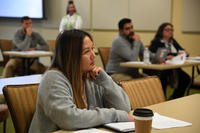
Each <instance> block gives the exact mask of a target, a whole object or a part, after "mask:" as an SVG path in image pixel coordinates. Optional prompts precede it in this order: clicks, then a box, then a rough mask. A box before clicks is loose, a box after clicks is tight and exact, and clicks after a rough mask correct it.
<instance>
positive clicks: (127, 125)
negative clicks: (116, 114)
mask: <svg viewBox="0 0 200 133" xmlns="http://www.w3.org/2000/svg"><path fill="white" fill-rule="evenodd" d="M104 126H105V127H107V128H110V129H113V130H116V131H118V132H132V131H135V123H134V122H118V123H108V124H105V125H104Z"/></svg>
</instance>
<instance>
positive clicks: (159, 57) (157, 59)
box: [151, 48, 169, 64]
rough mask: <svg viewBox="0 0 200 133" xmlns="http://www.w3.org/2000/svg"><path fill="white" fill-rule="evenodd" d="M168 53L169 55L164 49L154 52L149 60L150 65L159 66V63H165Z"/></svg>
mask: <svg viewBox="0 0 200 133" xmlns="http://www.w3.org/2000/svg"><path fill="white" fill-rule="evenodd" d="M168 53H169V50H168V49H166V48H159V49H158V50H157V51H156V53H155V55H154V57H153V59H152V60H151V63H152V64H160V63H163V62H165V60H166V59H167V55H168Z"/></svg>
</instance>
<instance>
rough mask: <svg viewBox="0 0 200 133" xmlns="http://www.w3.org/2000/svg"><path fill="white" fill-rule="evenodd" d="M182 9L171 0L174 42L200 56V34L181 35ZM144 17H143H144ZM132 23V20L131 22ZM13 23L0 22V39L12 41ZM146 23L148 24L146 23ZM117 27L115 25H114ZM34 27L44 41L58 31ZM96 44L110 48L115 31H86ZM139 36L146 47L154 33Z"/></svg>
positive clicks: (51, 37)
mask: <svg viewBox="0 0 200 133" xmlns="http://www.w3.org/2000/svg"><path fill="white" fill-rule="evenodd" d="M182 7H183V0H172V21H171V22H172V24H173V25H174V29H175V31H174V37H175V38H176V40H177V41H178V42H179V43H180V44H181V45H182V46H183V47H184V48H185V49H186V50H187V51H188V52H189V53H190V54H191V55H200V33H182V31H181V27H182V22H181V21H182ZM55 15H56V14H55ZM144 17H145V16H144ZM133 22H134V20H133ZM16 23H18V21H15V23H14V22H8V23H7V22H1V21H0V39H12V37H13V33H14V32H15V31H16V29H17V28H18V26H19V24H18V25H17V26H15V25H16ZM147 23H148V22H147ZM116 26H117V25H116ZM34 27H35V29H36V30H37V31H39V32H40V33H41V34H42V35H43V36H44V38H45V39H46V40H48V39H55V38H56V36H57V34H58V29H56V28H44V27H45V26H42V24H40V23H36V24H34ZM88 31H89V32H90V33H91V34H92V36H93V38H94V42H95V44H96V47H99V46H111V43H112V40H113V38H114V37H115V36H116V35H117V34H118V33H117V31H106V30H102V31H95V30H92V29H91V30H88ZM136 33H137V34H139V35H140V37H141V40H142V41H143V43H144V44H145V45H148V44H149V43H150V41H151V39H152V38H153V36H154V34H155V32H147V31H136ZM97 64H98V65H100V66H102V65H101V61H100V58H99V57H98V56H97Z"/></svg>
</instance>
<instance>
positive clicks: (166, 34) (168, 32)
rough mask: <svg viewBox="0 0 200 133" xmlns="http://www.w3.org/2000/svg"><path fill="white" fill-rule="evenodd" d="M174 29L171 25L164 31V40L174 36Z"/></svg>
mask: <svg viewBox="0 0 200 133" xmlns="http://www.w3.org/2000/svg"><path fill="white" fill-rule="evenodd" d="M173 31H174V29H173V27H172V26H171V25H167V26H166V27H165V28H164V29H163V38H164V39H167V40H168V39H170V38H171V37H172V36H173Z"/></svg>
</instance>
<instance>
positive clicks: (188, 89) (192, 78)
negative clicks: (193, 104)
mask: <svg viewBox="0 0 200 133" xmlns="http://www.w3.org/2000/svg"><path fill="white" fill-rule="evenodd" d="M194 69H195V66H192V77H191V84H190V86H189V87H188V88H187V93H186V95H189V93H190V88H191V85H192V84H193V83H194Z"/></svg>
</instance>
